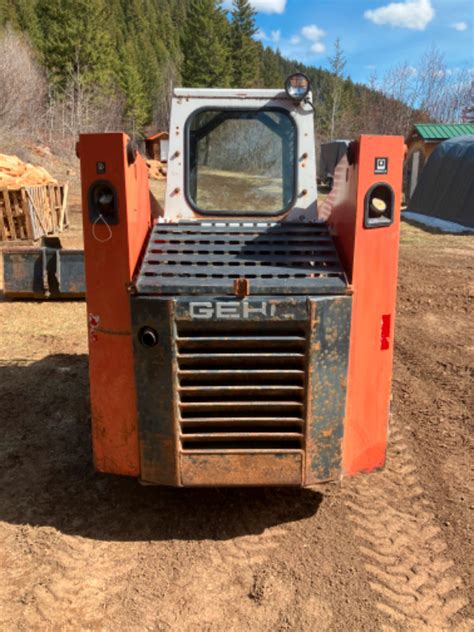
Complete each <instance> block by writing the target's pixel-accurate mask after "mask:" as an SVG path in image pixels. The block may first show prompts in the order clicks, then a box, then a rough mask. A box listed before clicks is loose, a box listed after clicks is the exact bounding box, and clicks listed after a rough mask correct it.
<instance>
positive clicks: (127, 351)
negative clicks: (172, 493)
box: [78, 133, 151, 476]
mask: <svg viewBox="0 0 474 632" xmlns="http://www.w3.org/2000/svg"><path fill="white" fill-rule="evenodd" d="M128 140H129V139H128V137H127V136H126V135H125V134H122V133H110V134H82V135H81V137H80V142H79V147H78V151H79V156H80V160H81V180H82V201H83V202H82V203H83V227H84V254H85V269H86V287H87V295H86V300H87V312H88V319H89V377H90V384H91V389H90V390H91V408H92V436H93V449H94V461H95V465H96V468H97V469H98V470H99V471H102V472H110V473H114V474H126V475H130V476H138V475H139V474H140V463H139V456H138V435H137V407H136V395H135V374H134V364H133V350H132V339H131V316H130V301H129V295H128V291H127V285H128V283H130V281H131V280H132V277H133V274H134V272H135V269H136V267H137V263H138V262H139V259H140V256H141V253H142V249H143V245H144V243H145V241H146V236H147V234H148V232H149V230H150V226H151V212H150V200H149V189H148V174H147V169H146V164H145V162H144V161H143V159H142V158H141V157H140V156H137V158H136V160H135V162H134V163H133V164H132V165H130V166H129V165H128V162H127V152H126V149H127V143H128ZM98 163H105V173H100V174H99V173H97V170H98V167H97V165H98ZM96 180H107V181H108V182H110V183H111V184H112V185H113V186H114V187H115V189H116V192H117V198H118V216H119V222H118V224H117V225H112V226H104V225H102V224H96V225H95V226H93V225H92V224H91V223H90V221H89V210H88V191H89V187H90V186H91V185H92V183H94V182H95V181H96Z"/></svg>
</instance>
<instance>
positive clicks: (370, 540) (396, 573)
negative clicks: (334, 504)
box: [346, 421, 474, 631]
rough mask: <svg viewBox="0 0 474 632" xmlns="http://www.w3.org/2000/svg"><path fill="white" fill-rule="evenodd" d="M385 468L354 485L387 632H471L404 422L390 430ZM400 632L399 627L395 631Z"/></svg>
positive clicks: (358, 526) (357, 523)
mask: <svg viewBox="0 0 474 632" xmlns="http://www.w3.org/2000/svg"><path fill="white" fill-rule="evenodd" d="M389 445H390V447H389V450H388V458H387V466H386V469H385V470H384V471H383V472H381V473H376V474H372V475H370V476H368V477H361V478H359V479H355V480H354V481H351V482H350V483H349V485H348V488H347V491H348V492H349V499H348V500H347V501H346V506H347V508H348V509H349V511H350V513H351V516H350V519H351V522H352V524H353V528H354V532H355V534H356V536H357V538H358V540H359V549H360V551H361V553H362V555H363V556H364V558H365V564H364V566H365V569H366V570H367V572H368V574H369V576H370V578H371V579H370V587H371V588H372V590H373V591H374V592H375V593H376V595H377V598H378V600H379V601H378V603H377V608H378V610H379V611H380V612H382V613H383V614H384V615H385V616H386V618H387V620H388V621H389V622H390V624H387V626H386V627H385V629H386V630H393V629H402V630H425V629H426V630H466V631H467V630H471V629H472V627H473V625H474V622H473V621H462V618H461V617H460V616H457V615H460V614H461V611H462V610H463V608H464V607H465V606H467V605H468V604H469V599H468V597H467V593H466V588H465V586H464V585H463V583H462V580H461V578H460V577H459V576H458V575H457V574H456V571H455V569H454V568H453V566H454V564H453V562H452V560H450V559H449V555H448V554H447V552H446V550H447V545H446V542H444V540H443V538H442V536H441V533H440V532H441V530H440V529H439V527H437V526H436V525H435V516H434V513H433V512H432V508H431V504H430V502H429V501H428V500H426V498H425V497H424V490H423V488H422V487H421V486H420V484H419V479H418V476H417V468H416V465H415V462H414V459H413V457H412V456H411V454H410V449H409V446H408V445H407V443H406V441H405V439H404V437H403V433H402V431H401V429H400V428H399V427H398V423H397V422H396V421H394V422H393V423H392V426H391V434H390V442H389ZM392 626H395V627H392Z"/></svg>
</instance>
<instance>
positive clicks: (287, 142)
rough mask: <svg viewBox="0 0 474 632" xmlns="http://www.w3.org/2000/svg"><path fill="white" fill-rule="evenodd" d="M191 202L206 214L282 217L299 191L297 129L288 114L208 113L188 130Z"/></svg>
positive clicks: (199, 116) (196, 117) (202, 113)
mask: <svg viewBox="0 0 474 632" xmlns="http://www.w3.org/2000/svg"><path fill="white" fill-rule="evenodd" d="M187 130H188V131H187V133H188V137H187V141H188V143H187V153H188V156H187V174H186V176H187V177H186V185H187V197H188V201H189V202H190V204H191V206H193V208H194V209H195V210H196V211H198V212H200V213H202V214H225V215H250V214H252V213H255V214H258V215H280V214H282V213H284V212H286V211H288V210H289V209H290V208H291V206H292V203H293V200H294V198H295V191H296V175H295V174H296V149H297V147H296V145H297V134H296V126H295V124H294V122H293V120H292V119H291V117H290V115H289V113H288V111H286V110H283V109H281V110H280V109H274V108H273V109H272V108H262V109H259V110H236V109H229V110H215V109H214V110H212V109H205V110H200V111H197V112H195V113H194V114H192V115H191V117H190V119H189V120H188V125H187Z"/></svg>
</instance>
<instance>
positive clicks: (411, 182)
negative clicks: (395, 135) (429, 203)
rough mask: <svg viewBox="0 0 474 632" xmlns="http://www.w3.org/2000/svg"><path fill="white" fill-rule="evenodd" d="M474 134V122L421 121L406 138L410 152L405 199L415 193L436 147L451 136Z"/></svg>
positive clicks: (407, 162) (406, 168)
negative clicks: (443, 122)
mask: <svg viewBox="0 0 474 632" xmlns="http://www.w3.org/2000/svg"><path fill="white" fill-rule="evenodd" d="M469 135H474V123H452V124H442V123H439V124H438V123H419V124H417V125H415V126H414V127H413V129H412V130H411V132H410V134H408V136H407V138H406V143H407V148H408V153H407V157H406V160H405V172H404V182H403V185H404V186H403V188H404V192H405V201H408V200H409V199H410V198H411V196H412V195H413V193H414V191H415V188H416V185H417V183H418V179H419V177H420V175H421V172H422V171H423V169H424V166H425V164H426V161H427V160H428V158H429V157H430V156H431V154H432V153H433V151H434V149H435V148H436V147H437V146H438V145H439V143H442V142H443V141H444V140H448V139H449V138H456V137H457V136H469Z"/></svg>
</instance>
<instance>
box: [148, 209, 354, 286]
mask: <svg viewBox="0 0 474 632" xmlns="http://www.w3.org/2000/svg"><path fill="white" fill-rule="evenodd" d="M236 279H247V280H248V282H249V288H250V294H266V293H267V294H272V293H278V294H322V293H325V294H341V293H344V292H345V291H346V290H347V280H346V277H345V274H344V271H343V268H342V266H341V263H340V260H339V257H338V254H337V251H336V248H335V245H334V242H333V239H332V237H331V235H330V234H329V229H328V227H327V225H326V224H324V223H314V224H302V223H293V222H280V223H270V222H230V221H227V222H211V221H209V222H179V223H177V224H158V225H156V226H155V227H154V229H153V232H152V234H151V236H150V240H149V243H148V246H147V250H146V253H145V257H144V260H143V264H142V266H141V269H140V272H139V275H138V277H137V280H136V289H137V291H138V292H139V293H143V294H161V295H163V294H173V295H176V294H188V295H192V294H203V293H219V294H221V295H225V294H233V293H234V281H235V280H236Z"/></svg>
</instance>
